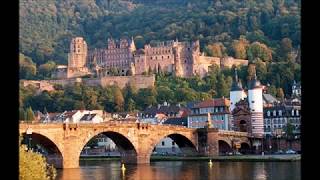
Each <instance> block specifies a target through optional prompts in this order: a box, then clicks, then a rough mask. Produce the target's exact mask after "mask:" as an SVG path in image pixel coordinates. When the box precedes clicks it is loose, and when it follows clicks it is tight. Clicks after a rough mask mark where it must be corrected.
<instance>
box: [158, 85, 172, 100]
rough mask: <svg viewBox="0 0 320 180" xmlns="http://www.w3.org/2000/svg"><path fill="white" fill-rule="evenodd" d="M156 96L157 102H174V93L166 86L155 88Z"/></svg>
mask: <svg viewBox="0 0 320 180" xmlns="http://www.w3.org/2000/svg"><path fill="white" fill-rule="evenodd" d="M157 92H158V96H157V102H159V103H163V102H165V101H166V102H169V103H172V102H173V101H174V92H173V91H172V90H171V89H170V88H169V87H167V86H159V87H158V88H157Z"/></svg>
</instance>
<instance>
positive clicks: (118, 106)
mask: <svg viewBox="0 0 320 180" xmlns="http://www.w3.org/2000/svg"><path fill="white" fill-rule="evenodd" d="M113 96H114V103H115V110H116V111H117V112H120V111H123V110H124V98H123V95H122V92H121V90H120V88H119V87H118V86H114V87H113Z"/></svg>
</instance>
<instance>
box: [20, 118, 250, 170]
mask: <svg viewBox="0 0 320 180" xmlns="http://www.w3.org/2000/svg"><path fill="white" fill-rule="evenodd" d="M19 132H20V135H22V136H24V137H26V136H29V137H31V138H32V142H35V143H38V144H41V145H42V146H43V147H45V148H46V149H47V150H48V152H50V153H49V155H47V156H46V157H47V160H48V162H49V163H52V164H54V165H55V166H56V167H57V168H77V167H78V166H79V158H80V153H81V151H82V150H83V148H84V147H85V145H86V144H87V143H88V142H89V141H90V140H91V139H92V138H94V137H95V136H97V135H99V134H104V135H106V136H107V137H109V138H110V139H112V140H113V141H114V143H115V144H116V146H117V147H118V149H119V151H120V153H121V160H122V161H123V162H124V163H138V164H140V163H149V162H150V156H151V154H152V151H153V149H154V147H155V146H156V145H157V144H158V143H160V142H161V140H162V139H163V138H165V137H170V138H171V139H173V140H174V141H175V143H176V144H177V145H178V146H179V148H180V150H181V151H182V153H184V154H186V155H199V154H200V155H204V154H205V155H218V154H219V148H220V147H222V148H223V145H228V146H229V149H230V148H231V149H232V148H233V143H234V142H241V143H247V146H250V145H251V143H250V141H249V139H248V135H247V134H246V133H240V132H234V131H221V130H218V129H209V130H208V129H207V131H206V132H205V133H202V134H201V133H200V131H199V130H197V129H191V128H186V127H183V126H174V125H151V124H144V123H119V122H108V123H100V124H92V123H79V124H68V123H47V124H40V123H37V124H27V123H20V128H19ZM203 135H205V138H201V137H202V136H203ZM201 139H202V141H201ZM203 140H204V142H203ZM221 144H222V145H221Z"/></svg>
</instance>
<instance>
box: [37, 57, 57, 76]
mask: <svg viewBox="0 0 320 180" xmlns="http://www.w3.org/2000/svg"><path fill="white" fill-rule="evenodd" d="M55 68H56V63H55V62H54V61H48V62H46V63H45V64H41V65H40V66H39V68H38V69H39V75H41V76H42V77H45V78H51V75H52V73H53V71H54V70H55Z"/></svg>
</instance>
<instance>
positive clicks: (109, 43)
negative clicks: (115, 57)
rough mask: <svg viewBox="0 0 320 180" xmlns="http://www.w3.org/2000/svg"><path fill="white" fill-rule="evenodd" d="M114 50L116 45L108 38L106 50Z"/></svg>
mask: <svg viewBox="0 0 320 180" xmlns="http://www.w3.org/2000/svg"><path fill="white" fill-rule="evenodd" d="M115 48H116V43H115V42H114V40H113V39H112V38H108V49H115Z"/></svg>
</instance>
